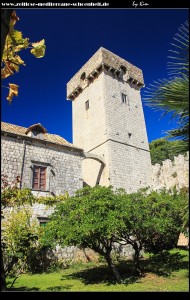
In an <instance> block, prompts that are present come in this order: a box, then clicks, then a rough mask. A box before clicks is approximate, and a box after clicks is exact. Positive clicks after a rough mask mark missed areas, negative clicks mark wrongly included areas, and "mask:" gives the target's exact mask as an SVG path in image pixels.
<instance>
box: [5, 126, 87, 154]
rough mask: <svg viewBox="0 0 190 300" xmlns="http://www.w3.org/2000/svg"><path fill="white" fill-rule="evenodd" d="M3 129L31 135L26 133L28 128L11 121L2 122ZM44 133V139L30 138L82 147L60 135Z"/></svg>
mask: <svg viewBox="0 0 190 300" xmlns="http://www.w3.org/2000/svg"><path fill="white" fill-rule="evenodd" d="M34 125H37V124H34ZM40 125H41V124H40ZM41 126H42V125H41ZM33 127H34V126H33V125H31V126H30V127H29V128H31V129H32V128H33ZM42 127H43V126H42ZM1 131H4V132H9V133H13V134H18V135H19V136H25V137H29V136H28V135H27V134H26V133H28V132H29V131H28V128H26V127H22V126H18V125H14V124H10V123H5V122H1ZM42 134H43V139H41V138H38V137H30V138H32V139H37V140H43V141H47V142H51V143H54V144H58V145H62V146H67V147H70V148H74V149H80V148H78V147H75V146H74V145H73V144H71V143H69V142H68V141H66V140H65V139H64V138H62V137H61V136H60V135H57V134H50V133H42ZM81 150H82V149H81Z"/></svg>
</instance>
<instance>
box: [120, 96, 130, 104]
mask: <svg viewBox="0 0 190 300" xmlns="http://www.w3.org/2000/svg"><path fill="white" fill-rule="evenodd" d="M121 98H122V102H123V103H125V104H127V105H128V106H129V98H128V96H127V95H126V94H124V93H122V94H121Z"/></svg>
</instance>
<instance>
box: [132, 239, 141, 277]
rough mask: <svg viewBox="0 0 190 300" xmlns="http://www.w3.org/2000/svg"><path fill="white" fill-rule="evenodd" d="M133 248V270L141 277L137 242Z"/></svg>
mask: <svg viewBox="0 0 190 300" xmlns="http://www.w3.org/2000/svg"><path fill="white" fill-rule="evenodd" d="M133 248H134V250H135V254H134V262H135V268H136V270H137V272H138V273H139V274H140V275H141V273H142V272H141V268H140V264H139V255H140V250H141V249H140V247H139V246H138V244H137V242H135V243H134V244H133Z"/></svg>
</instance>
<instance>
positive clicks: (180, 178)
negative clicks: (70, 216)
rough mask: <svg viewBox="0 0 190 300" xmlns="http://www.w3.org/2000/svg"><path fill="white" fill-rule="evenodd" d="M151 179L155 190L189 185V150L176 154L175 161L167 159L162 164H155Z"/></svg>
mask: <svg viewBox="0 0 190 300" xmlns="http://www.w3.org/2000/svg"><path fill="white" fill-rule="evenodd" d="M151 179H152V181H151V188H153V189H155V190H159V189H163V188H166V189H167V190H169V189H172V188H173V187H176V188H177V189H178V190H179V189H181V188H183V187H189V152H187V153H186V155H181V154H180V155H178V156H175V157H174V161H171V160H169V159H167V160H165V161H163V162H162V164H161V165H160V164H155V165H153V166H152V178H151Z"/></svg>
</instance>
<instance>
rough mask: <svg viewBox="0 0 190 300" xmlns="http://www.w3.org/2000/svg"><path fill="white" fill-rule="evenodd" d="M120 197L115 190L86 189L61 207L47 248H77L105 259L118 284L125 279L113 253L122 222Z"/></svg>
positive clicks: (49, 226)
mask: <svg viewBox="0 0 190 300" xmlns="http://www.w3.org/2000/svg"><path fill="white" fill-rule="evenodd" d="M116 200H117V199H116V194H115V193H114V192H113V190H112V188H111V187H108V188H107V187H101V186H96V187H94V188H91V187H85V188H83V189H82V190H79V191H78V192H77V193H76V196H75V197H71V198H68V199H66V200H65V201H64V202H63V203H61V204H59V205H58V206H57V208H56V211H55V213H54V214H53V215H52V218H51V221H50V222H49V223H48V224H47V226H46V232H45V240H46V244H49V243H50V244H51V245H54V246H55V245H56V244H57V243H58V244H59V245H61V246H69V245H76V246H81V247H83V248H86V247H88V248H90V249H92V250H94V251H95V252H97V253H99V254H100V255H102V256H103V257H104V258H105V260H106V262H107V264H108V266H109V268H110V270H111V272H112V273H113V275H114V277H115V279H116V281H117V282H118V283H121V277H120V274H119V272H118V270H117V269H116V267H115V265H114V264H113V261H112V258H111V251H112V248H113V243H114V233H115V232H116V231H117V230H118V228H119V227H120V226H119V223H120V219H119V218H118V217H119V215H118V209H117V201H116Z"/></svg>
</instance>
